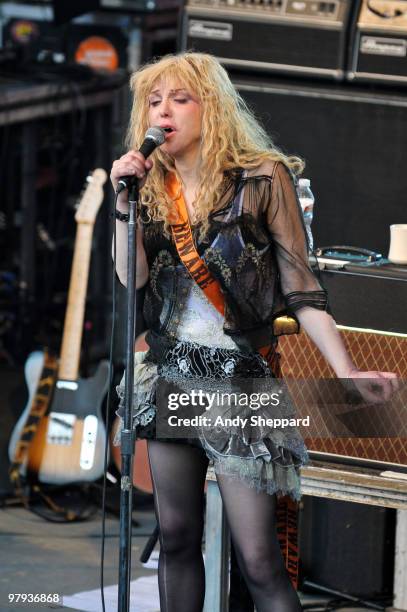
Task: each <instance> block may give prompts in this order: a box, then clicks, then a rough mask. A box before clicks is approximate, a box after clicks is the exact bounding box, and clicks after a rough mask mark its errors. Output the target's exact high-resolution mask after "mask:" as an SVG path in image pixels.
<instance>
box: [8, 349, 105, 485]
mask: <svg viewBox="0 0 407 612" xmlns="http://www.w3.org/2000/svg"><path fill="white" fill-rule="evenodd" d="M43 363H44V354H43V353H41V352H39V351H37V352H35V353H33V354H31V355H30V357H29V358H28V360H27V363H26V367H25V373H26V382H27V386H28V389H29V400H28V403H27V406H26V408H25V410H24V412H23V414H22V415H21V417H20V419H19V421H18V423H17V425H16V427H15V429H14V431H13V434H12V436H11V439H10V444H9V456H10V460H12V458H13V457H14V452H15V447H16V444H17V441H18V439H19V437H20V433H21V429H22V428H23V427H24V424H25V422H26V418H27V414H28V412H29V410H30V406H31V402H32V398H33V396H34V393H35V390H36V388H37V385H38V380H39V377H40V374H41V371H42V366H43ZM108 384H109V363H108V362H107V361H102V362H101V363H100V364H99V367H98V369H97V371H96V373H95V375H94V376H93V377H91V378H87V379H81V378H80V379H78V380H77V381H61V380H58V381H57V382H56V386H55V388H54V392H53V396H52V400H51V405H50V409H49V411H48V413H47V415H46V416H45V417H43V418H42V419H41V421H40V423H39V425H38V429H37V431H36V433H35V436H34V439H33V441H32V444H31V446H30V450H29V453H28V460H27V462H26V466H25V468H24V472H25V473H26V472H29V473H32V474H35V475H36V477H37V478H38V480H39V481H40V482H42V483H46V484H58V485H63V484H68V483H73V482H84V481H89V482H92V481H94V480H97V479H98V478H100V477H101V476H102V475H103V466H104V447H105V441H106V428H105V424H104V421H103V419H102V414H101V406H102V402H103V398H104V396H105V395H106V392H107V388H108Z"/></svg>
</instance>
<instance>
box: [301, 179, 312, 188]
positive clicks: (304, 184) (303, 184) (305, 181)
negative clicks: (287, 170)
mask: <svg viewBox="0 0 407 612" xmlns="http://www.w3.org/2000/svg"><path fill="white" fill-rule="evenodd" d="M298 185H299V187H309V186H310V185H311V181H310V180H309V179H307V178H300V179H299V180H298Z"/></svg>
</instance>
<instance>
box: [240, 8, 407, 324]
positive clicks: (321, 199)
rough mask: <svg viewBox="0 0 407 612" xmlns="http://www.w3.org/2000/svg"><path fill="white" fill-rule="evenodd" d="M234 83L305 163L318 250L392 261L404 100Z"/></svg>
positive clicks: (244, 80)
mask: <svg viewBox="0 0 407 612" xmlns="http://www.w3.org/2000/svg"><path fill="white" fill-rule="evenodd" d="M406 4H407V3H406ZM232 80H233V82H234V84H235V87H236V88H237V90H238V91H239V93H240V95H241V96H242V97H243V98H244V100H245V102H246V103H247V104H248V105H249V106H250V107H251V108H252V109H253V110H254V112H255V113H256V116H257V117H258V118H259V119H260V120H261V121H262V123H263V124H264V126H265V128H266V130H267V132H268V133H269V135H270V136H271V137H272V139H273V141H274V142H275V143H276V144H277V145H278V146H280V147H282V148H283V149H284V151H286V152H289V153H296V154H298V155H300V156H301V157H303V158H304V159H305V160H306V163H307V166H306V169H305V173H306V174H305V175H304V176H306V177H307V178H309V179H311V188H312V191H313V193H314V195H315V198H316V202H315V206H314V220H313V223H312V233H313V234H314V244H315V245H316V246H318V247H319V246H324V245H332V244H339V245H340V244H343V245H351V246H355V247H365V248H368V249H371V250H373V251H377V252H379V253H382V254H383V255H387V253H388V250H389V239H390V230H389V226H390V225H391V224H392V223H405V222H406V214H405V199H406V193H407V173H405V172H400V168H407V147H406V142H405V141H406V137H405V134H406V131H407V98H406V96H405V95H404V94H403V92H400V91H397V92H393V91H390V90H389V89H384V88H383V87H381V88H380V89H379V88H378V87H375V88H374V89H373V87H372V86H370V87H369V90H367V88H366V86H365V85H363V86H362V84H357V83H353V84H350V83H346V82H344V83H336V82H335V81H324V82H322V81H319V82H318V83H316V82H311V80H310V81H306V80H305V79H301V80H299V79H295V80H294V79H291V78H290V79H288V78H283V77H277V76H274V77H271V76H267V77H266V76H263V75H262V76H261V77H260V76H259V75H243V74H241V75H236V74H234V75H232ZM376 329H381V328H380V327H376Z"/></svg>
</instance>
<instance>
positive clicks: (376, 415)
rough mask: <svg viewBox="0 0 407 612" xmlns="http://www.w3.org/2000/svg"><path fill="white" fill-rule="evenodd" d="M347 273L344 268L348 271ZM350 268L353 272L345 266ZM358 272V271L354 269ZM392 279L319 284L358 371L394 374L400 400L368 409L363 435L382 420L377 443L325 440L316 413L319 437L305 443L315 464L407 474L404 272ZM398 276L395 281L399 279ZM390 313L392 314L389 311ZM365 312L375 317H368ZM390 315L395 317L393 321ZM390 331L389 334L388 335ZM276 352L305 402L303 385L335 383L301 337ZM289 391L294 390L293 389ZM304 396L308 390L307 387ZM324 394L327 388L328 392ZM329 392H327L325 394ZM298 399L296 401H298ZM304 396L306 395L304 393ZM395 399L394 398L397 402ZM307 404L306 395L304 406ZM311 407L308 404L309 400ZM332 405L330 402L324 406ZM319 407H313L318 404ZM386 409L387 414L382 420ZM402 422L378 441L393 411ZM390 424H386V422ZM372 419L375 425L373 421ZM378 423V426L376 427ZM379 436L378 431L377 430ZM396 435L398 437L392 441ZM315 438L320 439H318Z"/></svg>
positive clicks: (325, 276) (323, 422) (323, 421)
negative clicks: (317, 461) (374, 326)
mask: <svg viewBox="0 0 407 612" xmlns="http://www.w3.org/2000/svg"><path fill="white" fill-rule="evenodd" d="M347 267H348V266H347ZM349 267H350V268H352V266H349ZM355 268H356V269H357V268H358V266H355ZM392 274H393V276H390V277H389V276H381V277H380V276H377V275H375V273H374V272H373V273H371V275H369V274H366V273H365V274H363V273H362V274H361V273H356V272H355V273H352V272H349V271H348V272H345V273H344V272H332V271H331V272H323V273H322V277H321V282H322V284H323V285H324V286H325V287H326V288H327V289H328V294H329V301H330V305H331V308H332V311H333V315H334V318H335V320H336V322H337V324H340V323H341V322H342V323H346V324H345V325H338V327H339V331H340V334H341V335H342V338H343V340H344V343H345V345H346V347H347V349H348V351H349V353H350V355H351V358H352V360H353V362H354V363H355V364H356V366H357V367H358V368H359V369H361V370H365V371H368V370H379V371H388V372H396V373H397V375H398V376H399V378H400V379H401V382H402V383H403V379H404V385H403V384H401V391H400V392H397V393H398V395H400V398H398V399H397V400H395V402H389V404H383V406H382V405H380V406H376V408H375V407H374V406H371V407H370V406H369V410H368V411H367V414H368V415H369V416H368V419H370V418H371V417H370V408H371V415H373V416H372V422H371V423H369V422H366V428H367V429H366V431H367V432H369V435H371V434H370V432H371V430H372V429H373V430H374V429H375V428H376V426H377V425H376V424H377V419H379V420H380V423H379V428H380V431H381V433H380V434H378V435H377V436H375V437H357V436H352V437H336V436H330V435H329V431H330V429H329V418H330V417H329V415H328V414H327V413H326V416H325V417H324V418H322V416H321V415H322V413H321V412H320V413H319V412H318V411H314V413H313V417H312V418H313V419H316V421H317V423H316V426H317V429H318V431H321V437H320V438H319V437H315V436H313V437H311V438H310V439H308V440H307V439H305V441H306V445H307V448H308V450H309V452H310V456H311V457H312V458H314V459H323V460H329V461H335V460H336V461H340V462H341V463H346V462H348V463H355V464H357V465H364V466H370V467H378V468H379V467H381V468H386V469H396V470H402V471H407V434H406V429H407V397H406V386H405V381H406V380H407V333H402V332H400V331H395V329H396V330H400V329H401V328H404V331H406V330H407V317H406V314H405V313H406V303H407V299H406V298H407V270H405V271H403V270H402V269H400V273H399V274H398V275H397V273H396V272H393V273H392ZM397 276H398V278H397ZM392 309H394V310H392ZM369 312H370V313H373V314H371V315H370V316H369ZM393 314H394V316H393ZM363 319H364V320H365V327H364V328H363V327H355V326H354V327H352V326H350V325H349V323H350V321H352V320H353V321H357V322H358V323H359V324H361V322H362V320H363ZM372 323H373V324H378V325H381V328H379V329H371V328H369V327H367V326H368V325H369V326H370V325H371V324H372ZM388 330H390V331H388ZM279 352H280V353H281V355H282V371H283V375H284V376H285V377H287V378H288V379H290V378H291V379H296V381H297V383H296V384H297V386H296V387H295V385H294V387H295V388H296V391H294V393H295V394H296V396H297V400H298V397H299V398H300V399H299V401H303V400H304V397H303V395H302V394H303V393H304V392H303V391H302V390H301V387H300V385H301V383H298V379H301V380H302V381H310V380H313V379H326V378H334V377H335V374H334V372H333V370H332V369H331V368H330V366H329V364H328V363H327V361H326V360H325V359H324V357H323V356H322V354H321V353H320V351H319V350H318V349H317V347H316V346H315V345H314V344H313V343H312V342H311V340H310V339H309V337H308V336H307V335H306V334H305V333H304V332H302V333H300V334H298V335H291V336H284V337H282V338H281V339H280V342H279ZM294 387H293V388H294ZM306 387H307V391H306V392H307V393H308V392H309V389H310V388H311V389H312V385H309V384H308V385H306ZM326 388H328V387H326ZM328 392H330V391H329V390H328ZM298 394H299V395H298ZM304 395H305V393H304ZM397 397H398V396H397ZM309 400H310V396H309V395H308V397H307V401H309ZM311 402H312V398H311ZM329 403H330V399H329V398H328V401H327V404H326V405H328V404H329ZM316 404H317V402H316ZM386 407H387V414H386ZM393 410H394V411H395V412H394V414H396V415H397V418H399V417H400V415H401V418H402V419H403V415H405V416H404V420H403V423H404V425H403V426H402V427H401V428H400V429H397V430H396V431H392V432H391V437H390V436H389V437H379V435H380V436H382V434H383V431H386V432H388V431H389V430H390V429H394V427H392V423H393V422H394V419H393V420H391V419H392V414H393V412H392V411H393ZM387 418H389V419H390V420H389V421H386V419H387ZM373 419H376V421H374V420H373ZM375 423H376V424H375ZM376 431H377V430H376ZM395 433H397V436H396V435H394V434H395ZM318 435H319V434H318Z"/></svg>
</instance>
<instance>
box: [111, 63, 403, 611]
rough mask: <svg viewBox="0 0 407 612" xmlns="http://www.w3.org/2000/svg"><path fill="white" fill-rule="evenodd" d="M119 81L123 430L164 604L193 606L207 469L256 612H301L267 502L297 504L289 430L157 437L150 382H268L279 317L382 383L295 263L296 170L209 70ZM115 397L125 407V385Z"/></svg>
mask: <svg viewBox="0 0 407 612" xmlns="http://www.w3.org/2000/svg"><path fill="white" fill-rule="evenodd" d="M131 87H132V91H133V94H134V102H133V109H132V114H131V121H130V126H129V130H128V145H129V149H130V150H129V152H128V153H126V154H125V155H123V156H122V157H121V158H120V159H119V160H117V161H115V162H114V164H113V167H112V171H111V180H112V184H113V187H114V188H116V186H117V183H118V180H119V177H120V176H123V175H134V176H136V177H137V178H138V179H139V184H140V186H141V202H142V206H141V218H140V223H139V227H138V229H137V232H138V237H137V238H138V241H137V245H138V246H137V248H138V251H137V270H136V286H137V288H140V287H142V286H143V285H145V284H147V286H146V295H145V301H144V309H143V315H144V318H145V321H146V324H147V326H148V332H147V335H146V338H145V339H146V342H147V350H142V351H137V349H136V351H137V352H136V354H135V393H134V401H133V426H134V427H137V437H138V438H144V439H147V440H148V454H149V461H150V467H151V474H152V480H153V486H154V503H155V511H156V515H157V521H158V523H159V529H160V545H161V550H160V559H159V572H158V576H159V590H160V602H161V610H163V611H164V612H199V611H200V610H202V607H203V601H204V590H205V574H204V564H203V558H202V552H201V539H202V532H203V518H204V484H205V475H206V471H207V467H208V463H209V461H210V462H211V463H212V464H213V466H214V470H215V473H216V476H217V480H218V484H219V489H220V492H221V495H222V499H223V502H224V506H225V510H226V514H227V519H228V523H229V525H230V529H231V535H232V539H233V544H234V547H235V550H236V554H237V558H238V561H239V565H240V567H241V570H242V573H243V575H244V577H245V580H246V583H247V585H248V587H249V589H250V592H251V595H252V597H253V600H254V603H255V606H256V610H257V612H271V611H272V612H291V611H293V612H294V611H296V610H300V609H301V605H300V602H299V599H298V596H297V594H296V592H295V589H294V588H293V587H292V585H291V582H290V579H289V576H288V573H287V571H286V569H285V566H284V562H283V557H282V554H281V552H280V548H279V543H278V539H277V534H276V529H275V508H276V500H277V496H280V495H287V494H288V495H290V496H291V497H292V498H293V499H295V500H298V499H299V496H300V492H299V482H300V481H299V467H300V466H301V465H303V464H304V463H306V462H307V460H308V456H307V450H306V448H305V446H304V443H303V440H302V438H301V436H300V435H299V433H298V432H296V431H295V430H291V431H289V432H288V431H287V432H286V431H285V430H281V429H280V430H278V431H276V430H273V429H270V428H269V429H267V428H263V429H261V428H260V429H259V430H258V431H256V432H254V433H255V434H256V435H255V436H254V437H253V435H252V434H253V432H251V435H250V436H249V435H247V432H245V431H243V429H241V430H239V427H237V428H236V427H235V428H233V430H232V429H230V430H228V429H227V428H224V429H223V430H219V429H218V430H216V431H211V430H210V428H209V430H206V431H205V432H202V431H201V432H200V433H199V434H197V435H196V436H194V437H185V438H182V439H176V438H174V439H170V438H169V437H168V438H167V437H166V438H165V439H164V438H162V437H161V439H160V436H158V435H157V434H156V425H157V420H158V419H157V416H158V413H159V410H160V408H159V405H158V402H156V401H155V398H156V391H157V384H158V383H157V380H158V377H159V376H161V377H164V379H166V380H172V381H175V382H177V384H179V385H181V387H182V385H183V381H184V382H187V381H191V380H192V381H194V383H195V388H197V387H199V380H202V384H203V383H204V382H205V385H207V387H205V388H208V385H209V386H210V385H211V384H212V388H213V389H216V384H217V382H218V383H219V384H220V383H221V382H222V381H225V380H227V379H228V378H231V377H234V379H239V378H240V379H245V378H246V379H247V380H249V379H250V380H252V379H255V378H258V379H264V378H267V377H269V378H273V377H276V376H278V359H277V356H276V353H275V348H276V345H277V338H276V331H275V326H274V321H275V319H276V316H277V315H278V314H279V313H282V312H284V311H286V312H288V313H290V314H291V315H292V316H295V317H296V319H297V320H298V321H299V323H300V324H301V325H302V327H303V328H304V330H305V331H306V332H307V334H309V336H310V337H311V339H312V340H313V342H315V344H316V345H317V347H318V348H319V349H320V350H321V351H322V353H323V354H324V356H325V358H326V359H327V360H328V362H329V363H330V364H331V366H332V367H333V369H334V370H335V373H336V375H337V376H338V377H342V378H349V377H352V378H354V379H362V378H365V379H369V378H370V379H371V378H375V379H377V380H376V381H375V382H376V383H377V386H378V387H379V388H380V389H381V393H382V396H383V397H387V396H389V395H390V393H391V390H392V384H393V383H392V378H395V375H393V374H391V373H383V372H360V371H358V370H357V369H356V368H355V366H354V364H353V363H352V361H351V359H350V357H349V356H348V354H347V352H346V350H345V348H344V345H343V343H342V341H341V338H340V336H339V333H338V332H337V330H336V326H335V323H334V321H333V319H332V317H331V316H330V314H329V313H328V312H327V297H326V292H325V291H324V290H323V289H322V288H321V286H320V284H319V282H318V280H317V278H316V277H315V276H314V273H313V271H312V270H311V268H310V267H309V264H308V244H307V237H306V232H305V228H304V223H303V219H302V213H301V208H300V206H299V203H298V200H297V196H296V191H295V187H294V182H293V176H295V175H297V174H299V173H300V172H301V171H302V168H303V163H302V161H301V160H300V159H299V158H297V157H292V156H291V157H289V156H286V155H284V154H283V153H282V152H281V151H280V150H278V149H277V148H276V147H275V146H274V144H273V143H272V142H271V140H270V139H269V137H268V136H267V134H266V133H265V131H264V130H263V128H262V127H261V126H260V125H259V124H258V122H257V121H256V119H255V118H254V116H253V114H252V113H251V112H250V111H249V110H248V108H247V107H246V105H245V103H244V101H243V100H242V99H241V97H240V96H239V94H238V93H237V92H236V90H235V89H234V87H233V85H232V83H231V81H230V79H229V77H228V75H227V73H226V71H225V70H224V69H223V68H222V66H221V65H220V64H219V63H218V61H216V60H215V59H214V58H213V57H212V56H210V55H206V54H200V53H183V54H179V55H174V56H166V57H164V58H163V59H161V60H160V61H156V62H154V63H151V64H149V65H147V66H144V67H142V68H141V69H140V70H138V71H137V72H136V73H135V74H134V75H133V76H132V79H131ZM151 126H158V127H161V128H163V129H165V131H166V136H165V142H164V144H163V145H162V146H161V147H159V148H157V149H156V151H155V152H154V153H153V155H152V156H151V158H149V159H147V160H146V159H144V157H143V156H142V155H141V154H140V153H139V152H138V149H139V147H140V145H141V143H142V142H143V139H144V135H145V132H146V130H147V129H148V128H149V127H151ZM118 210H119V212H120V213H121V215H120V214H119V217H118V221H117V223H116V231H117V261H116V269H117V274H118V276H119V279H120V281H121V282H122V283H123V284H125V283H126V279H127V225H126V216H125V213H126V212H127V210H128V208H127V200H126V192H123V193H122V194H121V195H120V196H119V200H118ZM189 225H190V226H191V230H192V232H191V234H189V235H190V236H192V240H190V241H188V232H185V233H184V234H183V236H182V237H181V240H180V238H179V232H178V234H177V231H178V230H179V228H184V229H185V227H186V228H188V226H189ZM191 245H192V248H193V249H195V250H196V252H197V254H196V257H195V264H197V267H195V272H194V271H192V272H191V269H189V268H188V266H187V262H186V261H184V260H183V258H184V255H185V253H186V252H187V253H188V252H189V253H190V254H191V252H192V253H194V252H195V251H191V250H190V248H191ZM197 262H198V263H197ZM189 263H190V265H192V264H191V262H189ZM202 279H204V282H203V281H202ZM208 288H209V289H208ZM264 347H268V350H267V356H266V351H264V350H263V349H264ZM266 357H267V358H266ZM197 381H198V382H197ZM360 384H361V386H363V381H361V383H360ZM253 389H254V390H255V385H254V387H253ZM118 393H119V396H120V398H121V400H122V401H121V404H123V395H124V383H122V384H121V385H120V386H119V387H118ZM366 393H368V390H366ZM122 409H123V408H122V405H121V407H120V409H119V415H121V414H122ZM256 436H257V437H256Z"/></svg>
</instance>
